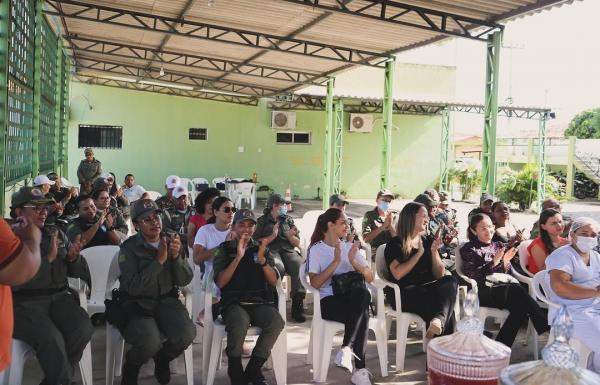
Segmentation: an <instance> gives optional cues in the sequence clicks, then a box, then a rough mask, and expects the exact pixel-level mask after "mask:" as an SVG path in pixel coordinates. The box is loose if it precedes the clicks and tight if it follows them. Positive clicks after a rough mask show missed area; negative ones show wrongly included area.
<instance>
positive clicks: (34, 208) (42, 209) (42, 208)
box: [23, 205, 50, 214]
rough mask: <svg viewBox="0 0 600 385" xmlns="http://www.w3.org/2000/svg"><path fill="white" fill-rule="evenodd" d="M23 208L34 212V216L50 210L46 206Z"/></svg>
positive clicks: (26, 206) (27, 206)
mask: <svg viewBox="0 0 600 385" xmlns="http://www.w3.org/2000/svg"><path fill="white" fill-rule="evenodd" d="M23 208H29V209H32V210H33V212H35V213H36V214H39V213H41V212H42V211H44V210H46V211H49V210H50V207H48V206H41V205H25V206H23Z"/></svg>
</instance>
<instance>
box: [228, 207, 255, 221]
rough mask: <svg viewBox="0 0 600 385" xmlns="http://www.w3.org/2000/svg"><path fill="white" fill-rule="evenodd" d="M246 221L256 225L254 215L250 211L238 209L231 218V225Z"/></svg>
mask: <svg viewBox="0 0 600 385" xmlns="http://www.w3.org/2000/svg"><path fill="white" fill-rule="evenodd" d="M246 219H249V220H251V221H252V222H254V223H256V216H255V215H254V213H253V212H252V210H249V209H239V210H238V211H236V212H235V214H234V216H233V223H238V222H241V221H244V220H246Z"/></svg>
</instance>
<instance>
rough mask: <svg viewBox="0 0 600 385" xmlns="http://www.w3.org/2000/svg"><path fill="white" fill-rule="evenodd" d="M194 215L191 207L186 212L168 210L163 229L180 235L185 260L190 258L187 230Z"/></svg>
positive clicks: (165, 214) (164, 216)
mask: <svg viewBox="0 0 600 385" xmlns="http://www.w3.org/2000/svg"><path fill="white" fill-rule="evenodd" d="M193 214H194V211H193V210H192V208H191V207H190V206H188V207H187V209H186V210H185V212H183V213H182V212H181V211H179V210H177V209H175V208H173V209H170V210H167V211H166V212H165V213H164V215H163V218H164V223H163V228H164V229H169V230H171V231H173V232H175V233H177V234H179V239H180V240H181V247H182V248H183V255H184V257H185V258H189V256H190V255H189V250H188V244H187V229H188V223H189V222H190V217H191V216H192V215H193Z"/></svg>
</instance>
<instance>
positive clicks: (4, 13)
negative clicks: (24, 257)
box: [0, 1, 10, 216]
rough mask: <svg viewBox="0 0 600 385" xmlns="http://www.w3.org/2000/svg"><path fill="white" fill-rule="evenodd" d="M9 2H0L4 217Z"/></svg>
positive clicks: (0, 208)
mask: <svg viewBox="0 0 600 385" xmlns="http://www.w3.org/2000/svg"><path fill="white" fill-rule="evenodd" d="M9 25H10V2H9V1H0V214H2V215H3V216H4V192H5V189H6V183H5V178H4V172H5V170H6V167H5V156H6V127H7V121H6V120H7V116H8V92H7V88H8V87H7V83H8V33H9V30H10V28H9Z"/></svg>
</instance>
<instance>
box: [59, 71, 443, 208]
mask: <svg viewBox="0 0 600 385" xmlns="http://www.w3.org/2000/svg"><path fill="white" fill-rule="evenodd" d="M71 87H72V88H71V93H70V95H71V105H70V107H71V114H70V117H71V120H70V123H69V171H70V172H69V179H70V180H71V181H76V180H77V178H76V171H77V165H78V164H79V161H80V160H81V159H82V158H83V149H80V148H78V147H77V136H78V125H79V124H107V125H122V126H123V148H122V149H120V150H103V149H97V150H96V151H95V152H96V158H98V159H99V160H100V161H102V164H103V168H104V169H105V170H110V171H113V172H114V173H115V174H116V175H117V179H118V180H119V181H121V180H122V178H123V177H124V175H125V174H127V173H129V172H131V173H133V174H135V176H136V179H137V181H138V183H139V184H141V185H143V186H144V187H145V188H146V189H147V190H157V191H161V192H162V191H163V184H164V179H165V177H166V176H167V175H169V174H178V175H180V176H185V177H188V178H191V177H196V176H198V177H200V176H201V177H205V178H207V179H208V180H212V178H214V177H217V176H223V175H229V176H231V177H244V176H248V177H249V176H250V175H251V174H252V173H253V172H256V173H257V174H258V179H259V185H263V184H266V185H269V186H271V187H272V188H274V189H275V190H276V191H278V192H283V191H284V190H285V188H286V187H287V185H288V184H290V185H291V186H292V193H293V194H295V195H299V196H300V197H301V198H313V197H316V195H317V187H318V186H320V183H321V172H322V158H323V136H324V122H325V113H324V112H311V111H298V112H297V115H296V116H297V118H296V120H297V126H296V131H309V132H311V133H312V144H311V145H277V144H275V133H276V131H275V130H273V129H271V128H269V127H270V110H269V109H267V108H266V105H265V103H264V102H263V103H261V104H260V105H259V106H258V107H249V106H240V105H236V104H229V103H221V102H211V101H203V100H198V99H192V98H184V97H178V96H168V95H161V94H153V93H149V92H140V91H132V90H123V89H116V88H110V87H103V86H93V85H88V84H82V83H72V85H71ZM89 106H91V107H92V109H90V108H89ZM394 126H395V128H394V131H393V134H392V137H393V149H394V150H393V151H394V153H393V161H392V166H393V171H392V182H393V183H392V184H393V190H394V191H396V192H399V193H401V194H402V195H403V196H407V197H412V196H414V195H416V194H417V193H418V192H421V191H423V190H424V189H425V188H426V187H429V186H432V185H433V184H435V182H436V180H437V178H438V172H439V156H440V155H439V152H440V151H439V146H440V133H441V119H440V118H439V117H424V116H410V115H396V116H394ZM190 127H204V128H208V140H207V141H190V140H188V128H190ZM381 130H382V122H381V119H377V118H376V121H375V129H374V131H373V133H371V134H356V133H349V132H347V131H346V132H345V134H344V153H343V155H344V169H343V173H342V177H343V180H342V188H343V190H345V191H346V192H347V193H348V195H349V196H350V197H352V198H371V197H373V196H374V195H375V194H376V191H377V189H378V186H379V182H378V181H379V161H380V156H381V151H380V145H381ZM240 146H243V147H244V149H243V152H238V147H240Z"/></svg>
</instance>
